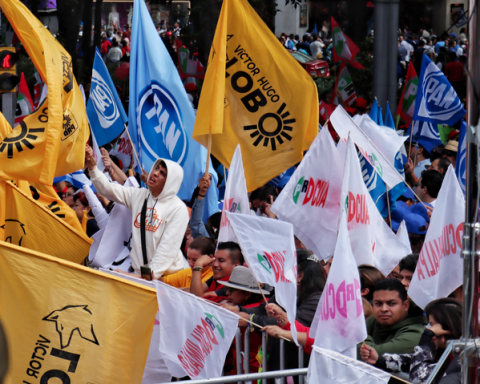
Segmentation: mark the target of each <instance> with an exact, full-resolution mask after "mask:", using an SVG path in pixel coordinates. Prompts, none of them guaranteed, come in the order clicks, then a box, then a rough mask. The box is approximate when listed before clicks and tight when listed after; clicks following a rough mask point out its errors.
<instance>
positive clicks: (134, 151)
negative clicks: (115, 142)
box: [125, 123, 143, 171]
mask: <svg viewBox="0 0 480 384" xmlns="http://www.w3.org/2000/svg"><path fill="white" fill-rule="evenodd" d="M125 131H126V132H127V136H128V140H130V144H132V149H133V154H134V155H135V159H136V160H137V164H138V166H139V168H140V170H142V171H143V169H142V165H141V164H140V160H139V159H138V154H137V150H136V149H135V145H133V141H132V138H131V137H130V132H128V127H127V123H125Z"/></svg>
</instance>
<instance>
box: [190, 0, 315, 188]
mask: <svg viewBox="0 0 480 384" xmlns="http://www.w3.org/2000/svg"><path fill="white" fill-rule="evenodd" d="M225 25H226V27H225ZM225 29H226V33H225V32H224V31H225ZM225 44H226V60H225V61H223V60H221V59H220V58H218V59H217V61H215V60H216V56H217V53H219V52H220V53H221V52H223V50H224V46H225ZM210 63H211V65H212V67H211V68H210V67H209V68H208V69H207V73H206V76H205V81H204V85H203V88H202V95H201V97H200V105H199V108H198V111H197V118H196V120H195V128H194V132H193V138H194V139H195V140H197V141H198V142H199V143H200V144H202V145H204V146H207V143H208V138H209V135H208V132H209V131H210V128H212V130H211V131H212V133H213V135H212V154H213V155H214V156H215V157H216V158H217V159H218V160H219V161H220V162H221V163H222V164H223V165H225V166H226V167H227V168H229V166H230V161H231V160H232V157H233V153H234V151H235V148H236V146H237V144H238V143H240V145H241V148H242V158H243V160H244V168H245V176H246V179H247V189H248V190H249V191H252V190H254V189H256V188H258V187H260V186H262V185H264V184H265V183H267V182H268V181H269V180H271V179H272V178H274V177H276V176H278V175H279V174H280V173H281V172H283V171H285V170H286V169H287V168H290V167H291V166H293V165H294V164H296V163H298V162H299V161H300V160H301V159H302V157H303V151H305V150H307V149H308V148H309V147H310V144H311V143H312V141H313V139H314V138H315V136H316V135H317V133H318V113H319V112H318V96H317V88H316V86H315V83H314V81H313V80H312V78H311V76H310V75H309V74H308V73H307V72H306V71H305V70H304V69H303V68H302V67H301V66H300V65H299V64H298V62H297V61H296V60H295V59H294V58H293V57H292V55H291V54H290V53H289V52H288V51H287V50H286V49H285V47H284V46H283V45H282V44H281V43H280V42H279V41H278V39H277V38H276V37H275V36H274V35H273V34H272V32H271V31H270V30H269V28H268V27H267V26H266V25H265V23H264V22H263V21H262V20H261V19H260V17H259V16H258V15H257V13H256V12H255V10H254V9H253V8H252V7H251V6H250V5H249V4H248V2H247V1H246V0H225V1H224V2H223V8H222V12H221V14H220V19H219V22H218V26H217V30H216V32H215V37H214V42H213V44H212V49H211V53H210ZM223 63H225V64H223ZM222 76H223V77H224V80H223V81H224V82H225V92H224V93H217V94H216V93H215V92H214V91H215V89H216V88H215V87H218V89H220V86H221V84H222V82H221V81H219V80H218V79H219V78H220V77H222ZM217 81H218V82H219V83H218V84H216V82H217ZM213 105H215V107H216V108H218V107H219V106H223V118H222V117H218V116H217V115H216V114H214V113H213V110H214V107H213ZM222 120H223V131H222V130H220V128H219V127H218V126H217V124H219V123H221V122H222ZM220 131H221V133H218V132H220ZM215 133H218V134H215Z"/></svg>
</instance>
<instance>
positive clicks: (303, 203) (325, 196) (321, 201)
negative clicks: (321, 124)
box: [271, 129, 343, 259]
mask: <svg viewBox="0 0 480 384" xmlns="http://www.w3.org/2000/svg"><path fill="white" fill-rule="evenodd" d="M319 164H321V166H319ZM342 175H343V166H342V163H341V160H340V156H339V154H338V152H337V149H336V148H335V143H334V142H333V140H332V136H331V135H330V132H329V131H328V129H322V130H321V131H320V133H319V134H318V135H317V137H316V138H315V140H314V141H313V144H312V146H311V147H310V149H309V150H308V152H307V154H306V155H305V157H304V158H303V160H302V162H301V163H300V165H299V166H298V167H297V169H296V171H295V173H294V174H293V175H292V177H290V180H289V182H288V183H287V185H286V186H285V188H284V189H283V190H282V192H281V193H280V195H279V196H278V198H277V199H276V200H275V202H274V203H273V205H272V208H271V209H272V211H273V212H275V214H276V215H277V216H278V217H279V218H280V219H281V220H283V221H288V222H289V223H291V224H292V225H293V229H294V233H295V235H296V236H297V237H298V238H299V239H300V240H301V241H302V243H303V244H305V245H306V247H307V248H308V249H310V250H312V251H313V252H314V253H315V254H316V255H317V256H318V257H320V258H321V259H324V258H328V257H329V256H331V255H333V251H334V250H335V242H336V239H337V230H336V228H335V225H332V223H335V222H336V221H337V218H338V213H339V211H340V194H341V189H342Z"/></svg>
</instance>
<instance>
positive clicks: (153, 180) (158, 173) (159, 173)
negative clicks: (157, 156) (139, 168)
mask: <svg viewBox="0 0 480 384" xmlns="http://www.w3.org/2000/svg"><path fill="white" fill-rule="evenodd" d="M167 176H168V171H167V168H165V167H163V166H162V165H161V164H157V165H156V166H155V169H154V170H153V171H152V172H151V174H150V177H149V178H148V180H147V185H148V188H149V189H150V191H151V192H152V195H153V197H157V196H158V195H160V193H162V191H163V187H164V186H165V182H166V181H167Z"/></svg>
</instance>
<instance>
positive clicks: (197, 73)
mask: <svg viewBox="0 0 480 384" xmlns="http://www.w3.org/2000/svg"><path fill="white" fill-rule="evenodd" d="M175 44H176V46H177V55H178V72H179V73H180V78H181V79H182V80H184V79H186V78H188V77H196V78H197V79H204V78H205V67H204V66H203V64H202V63H201V62H200V60H198V55H196V54H195V53H193V52H191V51H190V50H189V49H188V48H186V47H185V46H184V45H182V42H181V41H180V40H175Z"/></svg>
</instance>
